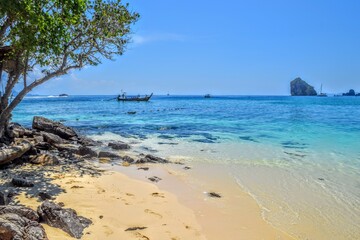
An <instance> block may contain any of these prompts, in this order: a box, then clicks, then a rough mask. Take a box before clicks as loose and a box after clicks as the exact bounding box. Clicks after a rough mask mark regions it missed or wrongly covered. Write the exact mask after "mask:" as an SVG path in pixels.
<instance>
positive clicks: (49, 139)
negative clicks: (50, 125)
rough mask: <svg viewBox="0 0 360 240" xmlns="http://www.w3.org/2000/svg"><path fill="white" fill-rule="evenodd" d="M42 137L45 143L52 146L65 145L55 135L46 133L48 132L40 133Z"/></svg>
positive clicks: (63, 140)
mask: <svg viewBox="0 0 360 240" xmlns="http://www.w3.org/2000/svg"><path fill="white" fill-rule="evenodd" d="M41 135H42V137H43V138H44V140H45V141H46V142H47V143H50V144H52V145H54V144H65V143H67V141H66V140H65V139H63V138H61V137H59V136H58V135H56V134H53V133H48V132H41Z"/></svg>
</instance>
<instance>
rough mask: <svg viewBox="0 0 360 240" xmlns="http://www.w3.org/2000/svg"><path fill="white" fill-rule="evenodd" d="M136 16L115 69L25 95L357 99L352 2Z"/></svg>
mask: <svg viewBox="0 0 360 240" xmlns="http://www.w3.org/2000/svg"><path fill="white" fill-rule="evenodd" d="M127 2H129V3H130V9H132V10H134V11H137V12H138V13H140V15H141V18H140V20H139V21H138V22H137V23H136V24H135V25H134V26H133V33H132V43H131V44H130V45H128V47H127V51H126V52H125V54H124V55H123V56H121V57H118V58H116V59H115V61H109V60H104V61H103V64H102V65H99V66H96V67H87V68H84V69H82V70H81V71H74V72H71V73H70V74H68V75H67V76H64V77H61V78H59V79H54V80H51V81H50V82H48V83H46V84H44V85H43V86H40V87H39V88H37V89H35V90H33V92H32V93H33V94H60V93H68V94H81V95H92V94H94V95H96V94H119V93H120V91H121V90H123V91H125V92H127V93H129V94H149V93H151V92H153V93H154V94H167V93H169V94H173V95H178V94H184V95H186V94H200V95H202V94H206V93H210V94H213V95H216V94H218V95H289V82H290V81H291V80H293V79H294V78H296V77H301V78H302V79H304V80H305V81H307V82H308V83H309V84H311V85H313V86H314V87H315V89H316V90H319V89H320V86H321V84H323V92H327V93H341V92H345V91H348V90H349V89H350V88H354V89H355V90H357V91H359V92H360V14H359V12H360V1H358V0H337V1H335V0H302V1H299V0H271V1H269V0H223V1H215V0H207V1H205V0H182V1H179V0H152V1H149V0H129V1H127Z"/></svg>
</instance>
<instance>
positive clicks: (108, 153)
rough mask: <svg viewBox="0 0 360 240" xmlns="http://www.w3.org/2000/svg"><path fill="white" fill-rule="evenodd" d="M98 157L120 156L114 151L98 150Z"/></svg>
mask: <svg viewBox="0 0 360 240" xmlns="http://www.w3.org/2000/svg"><path fill="white" fill-rule="evenodd" d="M98 157H99V158H120V156H119V155H117V154H116V153H112V152H105V151H101V152H99V155H98Z"/></svg>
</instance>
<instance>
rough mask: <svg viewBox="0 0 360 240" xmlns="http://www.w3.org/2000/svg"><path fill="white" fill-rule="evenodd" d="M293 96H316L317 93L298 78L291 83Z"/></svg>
mask: <svg viewBox="0 0 360 240" xmlns="http://www.w3.org/2000/svg"><path fill="white" fill-rule="evenodd" d="M290 90H291V96H316V95H317V92H316V91H315V89H314V87H313V86H310V85H309V84H308V83H306V82H305V81H304V80H302V79H301V78H296V79H294V80H292V81H291V83H290Z"/></svg>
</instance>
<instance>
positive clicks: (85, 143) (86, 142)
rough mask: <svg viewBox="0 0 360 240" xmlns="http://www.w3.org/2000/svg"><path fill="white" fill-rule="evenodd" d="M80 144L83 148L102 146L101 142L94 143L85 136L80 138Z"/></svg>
mask: <svg viewBox="0 0 360 240" xmlns="http://www.w3.org/2000/svg"><path fill="white" fill-rule="evenodd" d="M78 142H79V143H80V144H81V145H83V146H100V145H101V142H99V141H94V140H92V139H91V138H87V137H84V136H81V137H79V139H78Z"/></svg>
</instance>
